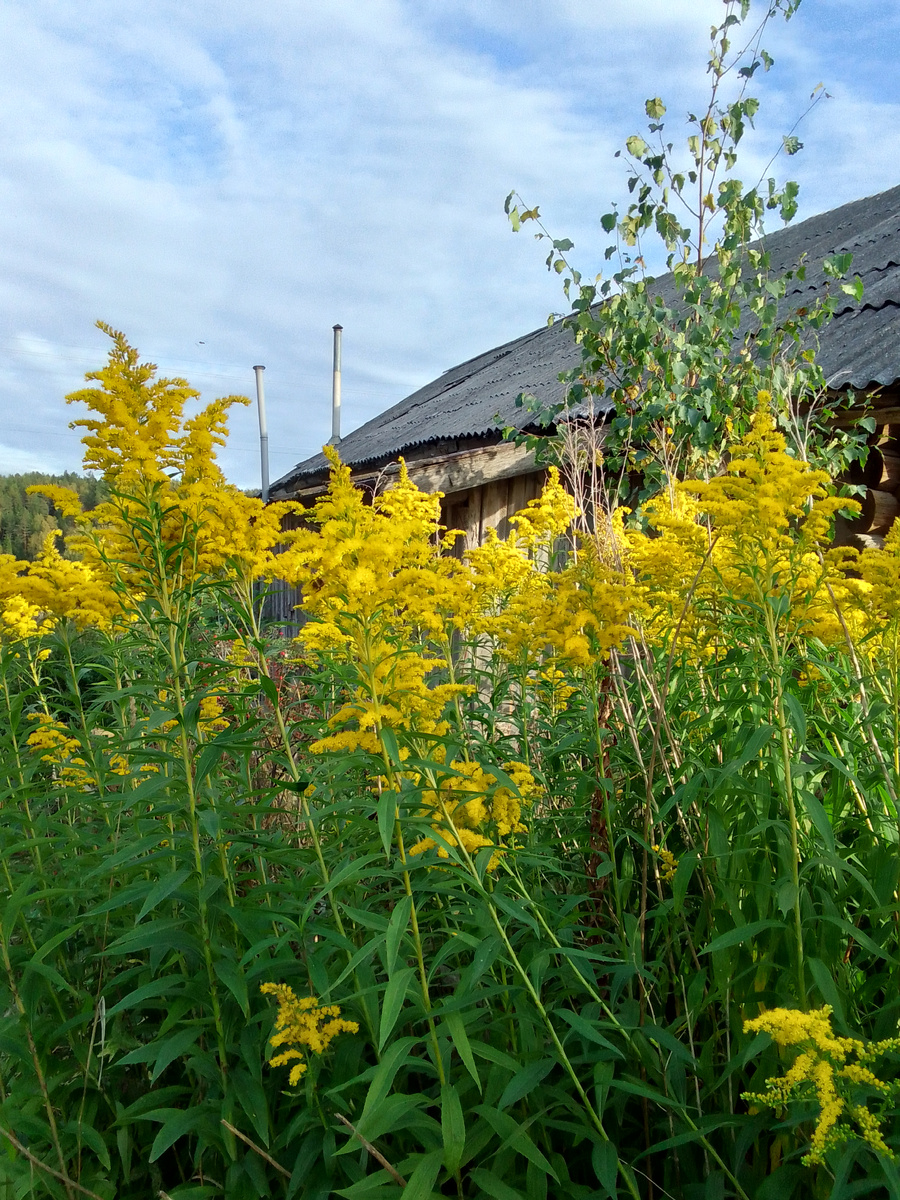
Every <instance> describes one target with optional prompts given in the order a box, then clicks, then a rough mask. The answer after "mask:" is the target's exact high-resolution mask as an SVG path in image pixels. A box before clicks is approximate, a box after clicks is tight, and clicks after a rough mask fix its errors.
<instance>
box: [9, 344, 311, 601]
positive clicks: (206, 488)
mask: <svg viewBox="0 0 900 1200" xmlns="http://www.w3.org/2000/svg"><path fill="white" fill-rule="evenodd" d="M99 324H100V328H102V329H103V330H104V332H106V333H107V334H108V335H109V336H110V338H111V339H112V342H113V346H112V349H111V351H110V354H109V361H108V363H107V365H106V366H105V367H104V368H103V369H102V370H100V371H92V372H90V373H89V374H88V375H87V376H86V378H87V380H88V381H89V382H91V381H93V382H96V383H97V384H98V385H99V386H97V387H91V388H82V389H81V390H79V391H77V392H73V393H72V394H71V395H69V396H67V397H66V399H67V400H68V402H69V403H82V404H86V405H87V407H88V410H89V414H90V415H88V416H87V417H83V418H80V419H78V420H76V421H74V422H73V423H72V424H73V427H75V428H78V427H80V428H83V429H84V430H86V433H85V435H84V437H83V438H82V442H83V444H84V446H85V456H84V465H85V469H87V470H96V471H99V472H101V473H102V475H103V478H104V480H105V481H106V482H107V484H108V485H109V487H110V489H111V493H112V494H111V497H110V499H109V500H108V501H105V502H104V503H102V504H100V505H98V506H97V507H96V508H94V509H92V510H91V511H90V512H87V513H85V512H84V511H83V510H82V506H81V502H80V500H79V497H78V496H77V495H76V493H74V492H73V491H71V490H69V489H67V488H61V487H50V486H43V485H41V486H35V487H33V488H31V489H30V490H32V491H37V492H40V493H42V494H43V495H46V496H48V497H49V498H50V499H51V500H52V501H53V503H54V504H55V505H56V506H57V507H58V508H59V509H60V511H61V512H63V513H65V514H67V515H70V516H73V517H75V518H76V519H77V520H78V523H79V528H80V534H79V535H78V536H76V537H75V538H73V539H72V545H73V547H74V548H75V549H77V550H78V551H79V553H80V554H81V557H82V560H83V562H82V564H78V565H81V566H83V567H86V569H89V570H92V571H93V572H95V574H96V576H97V577H98V578H99V579H100V580H101V581H102V582H103V583H104V584H105V585H106V586H107V587H109V588H111V587H112V586H113V585H114V584H117V585H118V586H119V588H120V590H121V588H122V586H123V585H124V587H125V588H126V590H127V591H128V592H129V593H130V597H129V603H133V601H134V599H135V597H136V596H140V595H141V593H145V592H147V593H152V592H155V591H156V590H157V589H158V588H159V587H160V586H162V585H161V578H160V577H161V575H162V574H168V575H169V576H170V583H179V582H180V583H184V582H189V581H190V580H191V579H193V578H194V577H197V576H202V575H212V576H221V575H226V576H228V577H234V578H237V579H238V580H245V581H246V580H253V579H257V578H261V577H263V576H267V575H272V574H273V573H274V570H275V566H276V561H277V556H276V553H275V551H276V548H277V546H278V545H279V544H280V543H283V542H284V541H285V540H286V538H287V537H288V536H289V535H286V534H285V533H284V532H283V530H282V522H283V519H284V517H285V516H286V515H287V513H289V512H294V511H295V510H296V508H297V506H296V505H294V504H291V503H286V502H285V503H277V504H269V505H264V504H263V502H262V500H261V499H260V498H259V497H255V496H247V495H245V494H244V493H243V492H241V491H240V490H239V489H238V488H236V487H234V486H233V485H231V484H229V483H228V482H227V481H226V480H225V477H224V475H223V474H222V472H221V470H220V468H219V466H218V464H217V462H216V457H215V455H216V447H217V446H221V445H224V443H225V438H226V436H227V415H228V410H229V408H230V407H231V406H232V405H234V404H247V403H249V401H248V400H247V398H246V397H244V396H226V397H224V398H221V399H218V400H213V401H212V402H211V403H210V404H208V405H207V406H206V407H205V408H204V409H202V411H200V412H199V413H197V414H196V415H195V416H193V417H187V416H186V415H185V405H186V404H188V403H189V402H192V401H194V400H196V399H197V397H198V396H199V393H198V392H196V391H195V390H194V389H193V388H191V387H189V385H188V384H187V382H186V381H185V380H183V379H158V378H157V377H156V367H155V366H154V365H153V364H152V363H145V362H141V361H140V356H139V354H138V352H137V350H135V349H134V348H133V347H131V346H130V345H129V344H128V342H127V341H126V339H125V337H124V335H123V334H121V333H119V332H118V331H117V330H114V329H111V328H110V327H109V326H107V325H104V324H103V323H102V322H101V323H99Z"/></svg>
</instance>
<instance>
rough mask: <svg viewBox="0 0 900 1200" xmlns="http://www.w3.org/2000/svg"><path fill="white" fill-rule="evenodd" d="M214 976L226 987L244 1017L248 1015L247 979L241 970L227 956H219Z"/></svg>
mask: <svg viewBox="0 0 900 1200" xmlns="http://www.w3.org/2000/svg"><path fill="white" fill-rule="evenodd" d="M215 972H216V976H217V977H218V978H219V979H221V981H222V983H224V984H225V986H226V987H227V988H228V990H229V992H231V994H232V996H234V998H235V1000H237V1002H238V1004H239V1005H240V1007H241V1012H242V1013H243V1014H244V1016H245V1017H247V1018H248V1019H249V1017H250V998H249V996H248V995H247V980H246V979H245V978H244V976H243V974H242V973H241V971H240V970H239V969H238V968H237V967H236V966H235V965H234V963H233V962H230V961H229V960H228V959H227V958H220V959H217V960H216V963H215Z"/></svg>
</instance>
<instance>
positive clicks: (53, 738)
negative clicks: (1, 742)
mask: <svg viewBox="0 0 900 1200" xmlns="http://www.w3.org/2000/svg"><path fill="white" fill-rule="evenodd" d="M31 719H32V720H34V721H37V722H38V725H37V728H36V729H35V730H34V732H33V733H30V734H29V735H28V742H27V744H28V745H29V746H30V747H31V748H32V750H36V751H39V752H41V762H45V763H50V764H51V765H52V766H53V767H54V770H55V774H56V777H57V778H58V779H59V781H60V783H62V784H64V785H68V786H70V787H74V788H78V790H79V791H83V790H85V789H86V788H91V787H96V786H97V780H96V779H95V778H94V776H93V775H92V774H91V772H90V770H89V769H88V763H87V761H86V760H85V759H84V758H83V757H82V754H81V742H80V741H79V740H78V738H76V737H72V735H71V733H70V731H69V730H68V729H67V728H66V726H65V725H64V724H63V723H62V722H61V721H57V720H56V719H55V718H54V717H51V716H49V715H48V714H47V713H33V714H32V718H31Z"/></svg>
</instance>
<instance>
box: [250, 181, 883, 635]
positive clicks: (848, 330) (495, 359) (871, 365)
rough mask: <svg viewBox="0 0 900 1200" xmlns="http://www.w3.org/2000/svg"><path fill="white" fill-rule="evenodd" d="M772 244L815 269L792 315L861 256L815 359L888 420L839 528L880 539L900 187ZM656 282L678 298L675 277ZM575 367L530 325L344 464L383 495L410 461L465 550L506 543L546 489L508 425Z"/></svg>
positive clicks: (284, 484)
mask: <svg viewBox="0 0 900 1200" xmlns="http://www.w3.org/2000/svg"><path fill="white" fill-rule="evenodd" d="M766 249H767V250H768V252H769V254H770V257H771V271H772V273H773V275H776V276H777V275H780V274H783V273H784V272H785V271H787V270H789V269H790V268H792V267H794V266H795V265H796V264H797V263H798V262H799V261H800V260H801V258H802V259H803V260H804V261H805V263H806V278H805V280H804V281H802V282H800V281H797V282H795V284H794V285H793V286H792V290H791V291H790V292H789V295H788V298H787V300H788V302H789V303H790V304H791V305H792V306H793V307H795V308H796V307H801V306H802V305H803V304H804V303H806V302H807V301H809V302H812V301H814V300H815V298H816V296H817V295H820V294H821V293H822V291H823V289H824V288H825V286H826V282H827V281H826V276H825V273H824V271H823V267H822V262H823V259H825V258H826V257H827V256H828V255H831V254H835V253H844V252H849V253H851V254H852V255H853V265H852V268H851V271H852V274H854V275H857V274H858V275H859V276H860V277H861V279H862V281H863V285H864V292H863V297H862V301H861V302H857V301H856V300H855V299H854V298H852V297H851V296H848V295H844V294H843V293H840V302H839V306H838V310H837V312H836V314H835V316H834V318H833V320H832V321H831V322H830V323H829V324H828V325H826V326H825V328H824V329H823V330H822V331H821V334H820V340H819V347H818V361H819V363H820V365H821V366H822V369H823V371H824V373H825V377H826V380H827V382H828V386H829V388H830V389H832V390H833V391H835V392H838V391H845V390H848V389H852V390H853V391H854V393H855V394H856V395H857V397H858V398H859V401H860V403H861V404H862V403H864V402H865V403H868V404H869V405H870V408H871V410H872V411H874V413H875V415H876V418H877V420H878V422H879V430H880V439H879V440H880V444H879V445H877V446H876V447H874V448H873V452H872V453H871V454H870V456H869V461H868V463H867V466H866V471H865V475H864V478H862V479H861V482H863V483H865V485H866V486H867V488H868V491H867V493H866V497H865V502H864V513H863V515H862V517H861V518H860V519H858V520H857V521H855V522H852V523H850V524H849V525H847V526H846V527H845V528H844V529H843V530H842V531H841V536H842V537H843V538H844V539H845V540H846V539H849V538H853V537H859V536H862V537H864V538H872V537H879V536H881V535H883V534H884V533H885V532H886V530H887V528H888V527H889V526H890V524H891V522H892V521H893V520H894V518H895V517H896V516H897V515H898V514H900V501H898V499H897V495H898V493H900V436H895V435H900V187H895V188H892V189H891V190H890V191H887V192H882V193H880V194H879V195H876V196H870V197H867V198H865V199H862V200H856V201H854V202H853V203H851V204H844V205H842V206H841V207H840V208H836V209H833V210H832V211H830V212H826V213H822V214H821V215H819V216H815V217H810V218H809V219H808V220H806V221H801V222H800V223H798V224H797V225H790V226H787V227H786V228H784V229H781V230H779V231H777V232H775V233H772V234H769V235H767V237H766ZM656 287H657V288H658V289H659V293H660V294H662V295H663V296H664V297H665V296H666V295H667V293H668V294H670V295H671V294H672V281H671V277H662V278H660V279H658V280H657V281H656ZM579 361H580V353H579V350H578V347H577V346H576V344H575V341H574V338H573V336H572V332H571V330H570V329H569V327H568V326H567V325H565V324H564V323H563V322H559V323H556V324H554V325H551V326H545V327H543V328H541V329H537V330H534V331H533V332H532V333H528V334H525V335H524V336H523V337H520V338H517V339H516V340H515V341H512V342H508V343H507V344H506V345H504V346H498V347H497V348H496V349H494V350H489V351H487V352H486V353H484V354H480V355H478V356H477V357H476V358H472V359H469V361H468V362H464V363H461V364H460V365H459V366H458V367H454V368H453V369H452V370H449V371H446V372H444V374H443V375H441V376H439V378H437V379H435V380H434V381H433V382H432V383H429V384H426V386H425V387H423V388H420V389H419V390H418V391H416V392H413V393H412V395H410V396H407V397H406V398H405V399H404V400H401V401H399V403H397V404H395V405H394V406H393V407H392V408H389V409H388V410H387V411H386V412H384V413H382V414H381V415H380V416H377V417H374V418H373V419H372V420H371V421H367V422H366V424H364V425H362V426H360V427H359V428H358V429H355V430H354V431H353V432H352V433H350V434H348V435H347V436H346V437H344V438H343V439H342V440H341V442H340V447H339V449H340V454H341V458H342V460H343V461H344V462H345V463H347V464H348V465H349V466H350V467H351V469H352V473H353V478H354V480H356V481H357V482H358V483H359V484H360V485H361V486H363V487H369V488H374V487H380V486H383V485H384V484H385V483H386V482H387V481H388V480H389V479H390V477H391V475H392V474H393V473H395V472H396V471H397V469H398V467H397V459H398V457H399V456H401V455H402V456H403V458H404V459H405V461H406V463H407V467H408V470H409V473H410V477H411V478H412V479H413V480H414V481H415V482H416V484H417V485H418V486H420V487H422V488H423V489H426V490H429V491H440V492H443V493H444V501H443V518H444V523H445V524H446V525H448V526H450V527H452V528H456V529H464V530H465V531H466V537H467V542H468V543H469V544H477V543H479V542H481V540H482V539H483V537H484V535H485V531H486V530H487V529H488V528H492V527H493V528H496V529H497V530H498V532H499V533H500V534H501V536H503V535H505V533H506V532H507V530H508V527H509V517H510V516H512V515H513V514H514V513H515V512H517V511H518V510H519V509H520V508H522V507H523V505H524V504H525V503H526V501H528V500H530V499H531V498H533V497H534V496H537V495H538V494H539V493H540V490H541V487H542V485H543V479H544V473H543V471H541V470H538V469H537V468H536V467H535V463H534V458H533V456H532V455H530V454H529V453H528V452H527V451H525V450H524V449H522V448H519V447H517V446H515V445H514V444H513V443H510V442H505V441H504V440H503V432H502V431H503V429H504V427H507V426H521V424H522V420H523V410H522V409H521V408H519V407H517V405H516V398H517V397H518V396H519V395H520V394H522V393H525V394H531V395H533V396H535V397H536V398H537V399H538V400H539V401H540V402H544V403H548V404H549V403H555V402H558V401H560V400H561V399H562V397H563V386H564V385H563V384H561V383H560V381H559V375H560V373H562V372H564V371H568V370H570V369H571V368H573V367H576V366H577V365H578V363H579ZM600 416H601V418H602V416H603V412H602V411H601V412H600ZM849 419H852V418H849ZM327 477H328V463H327V460H326V459H325V456H324V455H323V454H316V455H314V456H313V457H312V458H309V459H306V460H305V461H304V462H301V463H298V464H297V466H295V467H294V468H293V469H292V470H291V471H289V472H288V473H287V474H286V475H284V476H283V477H282V478H281V479H279V480H277V481H276V482H275V483H274V484H273V485H272V487H271V490H270V495H271V498H272V499H296V500H300V501H301V502H309V503H312V502H313V501H314V500H315V499H316V498H317V497H318V496H319V495H321V494H322V492H323V490H324V488H325V486H326V484H327ZM870 544H871V543H870ZM287 599H288V597H285V603H286V602H287ZM277 607H278V608H281V607H283V605H278V606H277ZM283 615H284V616H287V615H288V614H287V613H286V612H285V613H284V614H283Z"/></svg>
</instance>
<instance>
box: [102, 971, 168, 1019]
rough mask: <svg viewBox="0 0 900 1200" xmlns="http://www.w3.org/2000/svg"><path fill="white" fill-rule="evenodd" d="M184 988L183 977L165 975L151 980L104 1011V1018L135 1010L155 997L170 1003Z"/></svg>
mask: <svg viewBox="0 0 900 1200" xmlns="http://www.w3.org/2000/svg"><path fill="white" fill-rule="evenodd" d="M184 986H185V980H184V976H183V975H166V977H165V978H164V979H152V980H151V981H150V983H145V984H142V986H141V987H139V988H135V990H134V991H133V992H129V993H128V995H127V996H123V997H122V999H121V1000H119V1001H118V1003H116V1004H114V1005H113V1006H112V1008H108V1009H107V1010H106V1018H107V1020H109V1018H110V1017H113V1016H115V1014H116V1013H118V1012H123V1011H124V1010H125V1009H127V1008H135V1007H136V1006H137V1005H138V1004H142V1003H143V1002H144V1001H145V1000H153V999H155V998H156V997H157V996H167V997H168V998H169V1000H170V1001H171V1000H174V999H175V997H176V996H178V995H180V994H181V992H183V991H184Z"/></svg>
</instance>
